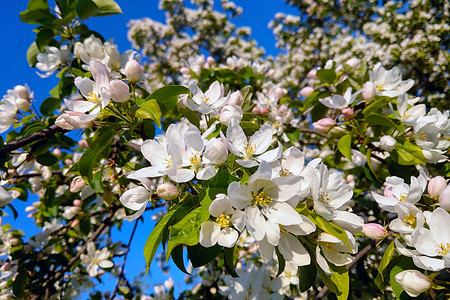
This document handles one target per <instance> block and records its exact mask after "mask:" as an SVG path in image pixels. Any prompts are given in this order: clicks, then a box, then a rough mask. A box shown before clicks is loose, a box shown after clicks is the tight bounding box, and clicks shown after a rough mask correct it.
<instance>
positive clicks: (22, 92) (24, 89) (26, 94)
mask: <svg viewBox="0 0 450 300" xmlns="http://www.w3.org/2000/svg"><path fill="white" fill-rule="evenodd" d="M14 91H15V92H16V93H17V95H18V96H19V97H20V98H22V99H24V100H31V99H30V98H31V95H30V89H29V87H28V85H26V84H25V86H23V85H16V86H15V87H14Z"/></svg>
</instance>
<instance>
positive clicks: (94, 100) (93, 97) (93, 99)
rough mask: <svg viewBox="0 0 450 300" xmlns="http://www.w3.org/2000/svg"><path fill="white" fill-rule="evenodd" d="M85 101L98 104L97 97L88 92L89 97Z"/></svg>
mask: <svg viewBox="0 0 450 300" xmlns="http://www.w3.org/2000/svg"><path fill="white" fill-rule="evenodd" d="M86 99H87V100H88V101H90V102H94V103H98V102H99V99H98V97H97V95H96V94H95V93H94V92H90V93H89V96H88V97H87V98H86Z"/></svg>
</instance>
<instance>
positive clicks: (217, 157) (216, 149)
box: [203, 137, 228, 165]
mask: <svg viewBox="0 0 450 300" xmlns="http://www.w3.org/2000/svg"><path fill="white" fill-rule="evenodd" d="M203 156H204V157H205V158H207V159H209V160H210V161H211V162H213V163H214V164H216V165H217V164H221V163H224V162H225V161H226V160H227V158H228V148H227V146H226V145H225V143H224V142H223V141H222V139H219V138H214V137H213V138H211V139H210V140H209V143H208V146H207V147H206V150H205V152H203Z"/></svg>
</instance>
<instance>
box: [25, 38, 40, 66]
mask: <svg viewBox="0 0 450 300" xmlns="http://www.w3.org/2000/svg"><path fill="white" fill-rule="evenodd" d="M38 54H39V49H38V46H37V45H36V42H33V43H32V44H31V45H30V47H29V48H28V50H27V61H28V65H29V66H30V67H33V66H34V65H35V64H36V62H37V55H38Z"/></svg>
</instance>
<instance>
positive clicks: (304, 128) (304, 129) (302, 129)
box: [298, 127, 330, 139]
mask: <svg viewBox="0 0 450 300" xmlns="http://www.w3.org/2000/svg"><path fill="white" fill-rule="evenodd" d="M298 130H300V132H303V133H312V134H317V135H320V136H321V137H324V138H327V139H329V138H330V136H329V135H328V134H326V133H324V132H321V131H319V130H317V129H312V128H306V127H298Z"/></svg>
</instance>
